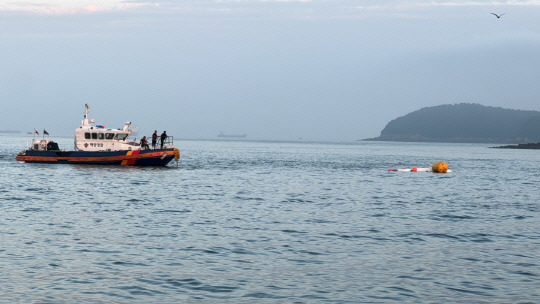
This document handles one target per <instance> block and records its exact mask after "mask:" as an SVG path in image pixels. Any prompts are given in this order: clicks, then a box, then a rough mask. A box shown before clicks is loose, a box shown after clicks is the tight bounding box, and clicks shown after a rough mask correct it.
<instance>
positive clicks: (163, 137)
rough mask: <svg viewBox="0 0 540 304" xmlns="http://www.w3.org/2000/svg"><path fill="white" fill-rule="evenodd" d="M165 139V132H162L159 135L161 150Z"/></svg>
mask: <svg viewBox="0 0 540 304" xmlns="http://www.w3.org/2000/svg"><path fill="white" fill-rule="evenodd" d="M166 139H167V131H163V133H161V149H163V145H164V144H165V140H166Z"/></svg>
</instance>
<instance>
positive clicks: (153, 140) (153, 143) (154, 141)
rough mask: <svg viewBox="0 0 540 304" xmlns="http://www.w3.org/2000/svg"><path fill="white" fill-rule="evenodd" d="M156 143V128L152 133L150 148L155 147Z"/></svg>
mask: <svg viewBox="0 0 540 304" xmlns="http://www.w3.org/2000/svg"><path fill="white" fill-rule="evenodd" d="M156 143H157V130H155V131H154V134H152V149H155V148H156Z"/></svg>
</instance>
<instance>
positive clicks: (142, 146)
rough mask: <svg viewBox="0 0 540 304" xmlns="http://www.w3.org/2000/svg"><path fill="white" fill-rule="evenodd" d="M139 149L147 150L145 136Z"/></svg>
mask: <svg viewBox="0 0 540 304" xmlns="http://www.w3.org/2000/svg"><path fill="white" fill-rule="evenodd" d="M141 149H145V150H148V142H147V141H146V136H143V138H141Z"/></svg>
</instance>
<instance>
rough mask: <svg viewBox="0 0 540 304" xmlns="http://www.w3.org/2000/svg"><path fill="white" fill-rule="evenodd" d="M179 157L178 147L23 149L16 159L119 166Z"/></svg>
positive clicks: (161, 162)
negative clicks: (142, 148) (83, 149)
mask: <svg viewBox="0 0 540 304" xmlns="http://www.w3.org/2000/svg"><path fill="white" fill-rule="evenodd" d="M179 158H180V151H179V150H178V149H156V150H134V151H101V152H93V151H35V150H25V151H23V152H21V153H20V154H19V155H17V161H22V162H26V163H57V164H91V165H120V166H166V165H167V164H168V163H169V162H170V161H171V160H173V159H176V160H178V159H179Z"/></svg>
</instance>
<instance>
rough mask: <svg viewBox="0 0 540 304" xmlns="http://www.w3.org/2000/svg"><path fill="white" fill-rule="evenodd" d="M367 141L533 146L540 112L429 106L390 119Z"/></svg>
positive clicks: (537, 139)
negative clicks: (379, 132)
mask: <svg viewBox="0 0 540 304" xmlns="http://www.w3.org/2000/svg"><path fill="white" fill-rule="evenodd" d="M365 140H376V141H409V142H461V143H503V144H529V145H528V146H527V147H528V148H529V149H530V148H532V147H534V145H531V143H540V112H538V111H524V110H512V109H504V108H499V107H489V106H483V105H480V104H471V103H460V104H453V105H450V104H447V105H440V106H434V107H426V108H422V109H420V110H417V111H414V112H411V113H409V114H407V115H405V116H401V117H398V118H396V119H394V120H392V121H390V122H389V123H388V124H387V125H386V127H385V128H384V129H383V130H382V131H381V135H380V136H378V137H375V138H368V139H365ZM539 145H540V144H539ZM524 147H525V146H522V147H515V148H517V149H522V148H524ZM505 148H506V147H505Z"/></svg>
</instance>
